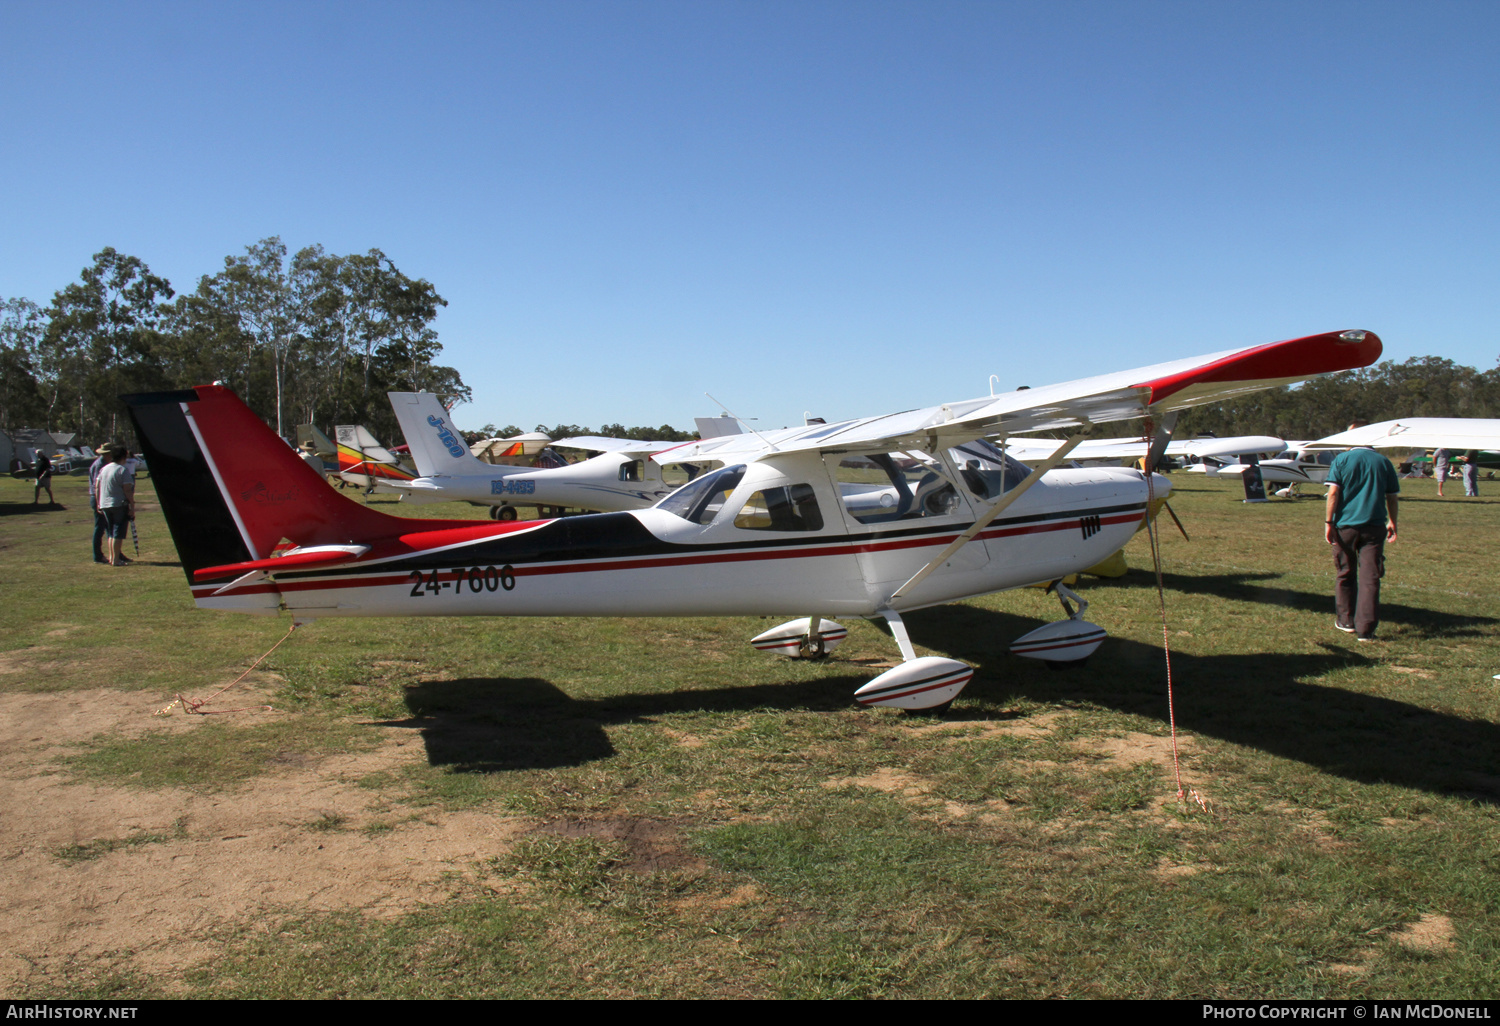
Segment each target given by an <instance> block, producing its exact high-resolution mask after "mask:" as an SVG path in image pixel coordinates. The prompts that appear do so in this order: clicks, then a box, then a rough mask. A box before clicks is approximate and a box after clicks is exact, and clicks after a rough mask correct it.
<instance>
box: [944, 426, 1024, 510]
mask: <svg viewBox="0 0 1500 1026" xmlns="http://www.w3.org/2000/svg"><path fill="white" fill-rule="evenodd" d="M948 456H949V458H950V459H952V460H953V465H954V466H955V467H957V468H958V472H959V473H960V474H961V475H963V479H964V484H965V485H967V486H968V488H969V491H971V492H973V493H974V494H975V495H977V496H979V497H980V498H982V499H993V498H995V497H996V496H997V495H1000V494H1001V493H1002V492H1008V491H1010V490H1011V489H1012V488H1014V487H1015V486H1016V485H1018V484H1020V483H1021V482H1022V481H1024V480H1026V477H1027V476H1028V475H1029V474H1030V473H1031V468H1030V467H1028V466H1027V465H1026V464H1024V463H1022V462H1021V461H1020V460H1018V459H1016V458H1015V457H1014V456H1011V455H1009V454H1007V453H1003V452H1001V451H1000V450H999V449H998V448H996V447H995V446H994V445H992V444H990V443H989V442H987V441H985V440H984V439H983V438H976V439H975V440H974V441H972V442H965V443H964V444H963V445H960V446H957V447H955V448H953V449H949V450H948Z"/></svg>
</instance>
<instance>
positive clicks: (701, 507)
mask: <svg viewBox="0 0 1500 1026" xmlns="http://www.w3.org/2000/svg"><path fill="white" fill-rule="evenodd" d="M744 476H745V466H744V464H739V465H737V466H733V467H725V468H724V469H723V470H716V471H714V472H713V473H712V474H709V475H707V476H706V477H700V478H698V479H697V480H696V481H693V482H691V483H690V484H685V485H683V486H682V487H681V488H679V489H677V490H676V491H675V492H673V493H672V494H671V495H668V496H667V497H666V498H665V499H663V500H661V501H660V502H658V503H657V504H656V508H657V509H664V510H666V511H667V512H668V513H671V514H673V515H675V516H679V517H682V519H684V520H690V521H692V522H693V523H695V524H708V523H709V522H710V521H712V520H713V518H714V517H716V516H718V515H719V510H721V509H723V508H724V503H725V502H726V501H728V499H729V496H730V494H731V493H732V492H733V491H734V490H735V489H736V488H738V487H739V484H740V481H741V479H743V478H744Z"/></svg>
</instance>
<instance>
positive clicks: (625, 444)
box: [552, 435, 682, 456]
mask: <svg viewBox="0 0 1500 1026" xmlns="http://www.w3.org/2000/svg"><path fill="white" fill-rule="evenodd" d="M552 444H553V445H561V446H564V447H566V448H569V449H588V450H590V451H592V452H618V453H624V454H626V455H630V456H649V455H651V454H652V453H657V452H661V451H662V450H663V449H671V448H672V447H674V446H678V445H681V444H682V443H681V442H643V441H641V440H640V439H638V438H606V437H605V436H603V435H575V436H573V437H572V438H559V439H558V440H557V441H555V442H553V443H552Z"/></svg>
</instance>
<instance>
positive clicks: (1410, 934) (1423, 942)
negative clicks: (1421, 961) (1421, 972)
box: [1390, 912, 1454, 954]
mask: <svg viewBox="0 0 1500 1026" xmlns="http://www.w3.org/2000/svg"><path fill="white" fill-rule="evenodd" d="M1390 938H1391V940H1393V941H1395V942H1396V943H1397V944H1399V945H1401V946H1402V947H1403V948H1409V949H1410V950H1412V951H1426V952H1428V953H1431V954H1439V953H1441V952H1444V951H1452V950H1453V947H1454V931H1453V920H1451V919H1449V918H1448V917H1447V916H1444V915H1439V914H1437V913H1436V912H1428V913H1425V914H1424V915H1423V916H1422V917H1421V918H1420V919H1418V920H1417V921H1416V922H1415V923H1407V924H1406V925H1405V926H1403V927H1401V928H1400V929H1399V930H1392V931H1391V934H1390Z"/></svg>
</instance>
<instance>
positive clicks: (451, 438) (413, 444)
mask: <svg viewBox="0 0 1500 1026" xmlns="http://www.w3.org/2000/svg"><path fill="white" fill-rule="evenodd" d="M387 398H389V399H390V401H391V409H392V410H394V411H395V414H396V420H397V422H399V423H400V425H401V433H402V434H403V435H405V436H406V444H407V446H408V447H409V448H410V449H411V454H412V458H413V459H414V460H416V464H417V473H419V474H421V475H422V476H423V477H444V476H451V475H458V474H475V473H485V472H487V471H489V470H491V469H492V468H491V467H490V466H489V465H488V464H486V463H484V462H483V461H482V460H480V459H478V458H477V457H476V456H474V454H473V453H471V452H469V447H468V445H467V444H466V443H465V442H464V437H463V435H462V434H460V433H459V430H458V428H457V427H455V426H454V425H453V419H452V417H451V416H449V413H448V411H447V410H445V409H444V408H443V404H442V403H440V402H439V401H438V397H437V396H436V395H434V394H433V393H431V392H389V393H387Z"/></svg>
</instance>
